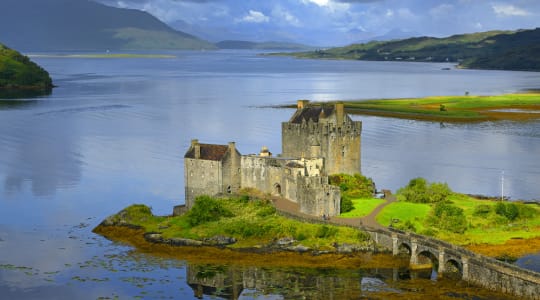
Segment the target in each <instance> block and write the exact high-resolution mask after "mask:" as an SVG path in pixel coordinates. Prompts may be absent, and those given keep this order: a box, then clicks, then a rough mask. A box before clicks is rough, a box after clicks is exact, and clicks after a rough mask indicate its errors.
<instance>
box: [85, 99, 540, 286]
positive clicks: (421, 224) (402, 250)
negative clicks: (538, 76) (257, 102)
mask: <svg viewBox="0 0 540 300" xmlns="http://www.w3.org/2000/svg"><path fill="white" fill-rule="evenodd" d="M512 102H513V101H512ZM361 131H362V122H361V121H353V120H352V119H351V118H350V116H349V115H348V114H347V113H346V112H345V104H344V103H334V105H333V106H327V105H313V104H310V103H309V101H306V100H299V101H298V102H297V109H296V112H295V113H294V114H293V115H292V117H291V118H290V119H289V121H288V122H283V123H282V141H283V143H282V147H283V148H282V153H281V154H280V155H277V156H273V154H272V152H270V151H269V149H268V148H267V147H264V146H263V147H262V149H261V152H260V153H259V154H248V155H242V154H241V153H240V151H238V149H237V148H236V143H235V142H229V144H228V145H218V144H204V143H200V142H199V141H198V140H197V139H193V140H192V141H191V146H190V147H189V149H188V150H187V151H186V154H185V156H184V183H185V191H186V192H185V197H186V198H185V205H178V206H176V207H175V208H174V209H173V214H172V216H154V215H153V214H152V212H151V209H150V208H149V207H148V206H145V205H133V206H130V207H128V208H126V209H124V210H122V211H120V212H119V213H117V214H115V215H113V216H110V217H108V218H107V219H105V220H104V221H103V222H102V223H101V224H100V225H99V226H97V227H96V228H95V229H94V232H96V233H99V234H101V235H103V236H106V237H108V238H111V239H115V240H121V241H126V242H129V243H131V244H132V245H134V246H136V247H138V248H139V249H142V250H143V251H148V252H151V253H156V254H168V255H170V254H173V256H174V254H178V253H180V255H186V256H187V257H190V258H191V257H195V258H196V257H197V256H204V257H206V258H209V257H211V256H213V255H214V256H216V255H217V256H220V257H223V256H226V257H227V259H229V260H235V262H236V261H237V260H243V259H244V254H246V253H249V254H250V257H253V256H252V255H258V256H259V257H258V258H257V259H258V260H262V261H268V260H276V259H277V260H282V259H283V260H286V257H289V256H288V255H286V254H285V255H284V253H292V256H293V257H294V259H292V260H294V261H295V265H296V264H298V261H304V263H307V264H312V265H317V266H319V264H320V263H322V265H323V266H324V264H336V261H339V265H342V267H345V266H343V261H342V258H343V257H341V258H339V260H335V259H333V258H336V255H337V257H339V256H340V255H341V256H350V257H352V258H353V259H357V258H360V262H361V263H365V261H366V259H362V258H365V257H366V256H367V257H369V256H370V255H375V254H378V253H381V252H382V253H387V254H392V256H388V257H390V259H389V260H395V259H396V258H399V257H403V256H404V257H406V260H405V262H408V265H409V268H411V269H415V270H416V269H429V270H432V269H436V271H437V274H438V276H443V277H447V276H448V277H451V278H456V279H460V280H463V281H467V282H469V283H472V284H476V285H479V286H483V287H487V288H492V289H495V290H498V291H501V292H506V293H510V294H513V295H517V296H522V297H531V296H532V295H537V294H538V293H539V292H540V274H538V273H535V272H533V271H530V270H526V269H521V268H519V267H516V266H514V265H511V264H508V263H505V262H501V261H500V260H503V261H512V260H514V259H517V258H518V257H519V256H522V255H525V254H527V253H533V252H534V251H537V248H536V246H533V247H532V248H531V247H526V246H527V245H535V244H536V243H537V242H538V240H539V237H540V233H539V231H538V230H537V229H538V226H539V224H540V217H539V216H540V211H539V208H538V203H520V202H508V201H502V200H504V199H501V200H499V201H488V200H487V199H486V200H477V199H474V198H473V197H471V196H467V195H462V194H459V193H455V192H453V191H452V190H451V189H450V187H449V186H448V185H447V184H445V183H437V182H435V183H430V182H428V181H427V180H425V179H423V178H414V179H412V180H411V181H410V182H409V184H408V185H406V186H405V187H403V188H401V189H399V190H398V191H397V193H396V195H395V196H394V195H392V193H391V192H390V191H388V190H383V191H381V192H378V191H377V190H376V187H375V184H374V182H373V180H371V179H370V178H367V177H365V176H363V175H361V174H360V173H359V171H360V150H361V149H360V145H361V143H360V136H361ZM514 239H516V240H517V239H519V240H521V241H522V243H517V244H509V243H508V242H509V241H510V240H514ZM533 243H534V244H533ZM458 245H461V246H458ZM499 245H504V247H502V249H503V250H502V251H497V250H496V249H498V247H499ZM507 246H508V247H507ZM469 247H470V248H471V249H474V250H475V251H478V252H482V253H485V254H487V255H489V256H491V257H489V256H485V255H482V254H479V253H476V252H472V251H471V250H470V249H467V248H469ZM216 248H219V249H223V250H221V251H224V252H222V253H218V252H216V251H215V250H216ZM516 249H519V250H520V252H518V251H515V250H516ZM267 254H270V255H267ZM401 254H403V256H402V255H401ZM329 256H330V257H329ZM313 257H321V258H320V259H313ZM493 257H496V258H499V259H500V260H496V259H494V258H493ZM289 258H290V257H289ZM367 261H369V259H367ZM346 265H347V267H349V268H354V267H355V266H357V264H354V263H347V264H346ZM493 282H496V285H495V286H494V285H493ZM507 282H510V285H508V286H505V284H506V283H507Z"/></svg>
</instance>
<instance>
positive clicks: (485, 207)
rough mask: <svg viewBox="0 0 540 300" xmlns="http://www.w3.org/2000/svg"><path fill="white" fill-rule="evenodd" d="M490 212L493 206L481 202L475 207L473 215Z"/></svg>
mask: <svg viewBox="0 0 540 300" xmlns="http://www.w3.org/2000/svg"><path fill="white" fill-rule="evenodd" d="M490 212H491V206H489V205H487V204H480V205H477V206H475V207H474V211H473V215H475V216H487V215H488V214H489V213H490Z"/></svg>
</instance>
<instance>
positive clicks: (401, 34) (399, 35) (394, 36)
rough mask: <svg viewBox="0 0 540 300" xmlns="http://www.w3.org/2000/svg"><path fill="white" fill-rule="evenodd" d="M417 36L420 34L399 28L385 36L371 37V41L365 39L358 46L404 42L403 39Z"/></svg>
mask: <svg viewBox="0 0 540 300" xmlns="http://www.w3.org/2000/svg"><path fill="white" fill-rule="evenodd" d="M417 35H418V33H416V32H411V31H404V30H401V29H398V28H394V29H392V30H390V31H388V32H387V33H385V34H383V35H378V36H374V37H371V38H369V39H364V40H361V41H358V43H356V44H362V43H369V42H371V41H392V40H402V39H407V38H411V37H414V36H417Z"/></svg>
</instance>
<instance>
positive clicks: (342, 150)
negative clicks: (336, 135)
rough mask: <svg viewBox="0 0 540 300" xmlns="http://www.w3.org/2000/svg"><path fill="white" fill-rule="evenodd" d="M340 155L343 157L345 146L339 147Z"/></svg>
mask: <svg viewBox="0 0 540 300" xmlns="http://www.w3.org/2000/svg"><path fill="white" fill-rule="evenodd" d="M341 156H343V157H345V146H343V147H341Z"/></svg>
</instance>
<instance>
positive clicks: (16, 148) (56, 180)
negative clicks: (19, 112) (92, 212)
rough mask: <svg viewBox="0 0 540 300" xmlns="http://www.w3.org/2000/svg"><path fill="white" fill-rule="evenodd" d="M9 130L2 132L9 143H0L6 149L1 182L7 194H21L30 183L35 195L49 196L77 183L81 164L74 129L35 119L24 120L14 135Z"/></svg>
mask: <svg viewBox="0 0 540 300" xmlns="http://www.w3.org/2000/svg"><path fill="white" fill-rule="evenodd" d="M19 122H20V121H19ZM11 125H12V126H13V125H14V124H11ZM13 127H15V126H13ZM11 129H13V128H9V126H8V128H7V129H5V130H6V131H9V132H6V133H5V135H7V136H8V139H7V140H4V141H2V144H5V147H6V148H8V149H9V151H6V152H4V153H6V154H7V155H10V157H9V159H8V160H7V167H6V170H5V172H6V174H5V178H4V190H5V192H6V193H7V194H11V193H18V192H20V191H21V190H23V188H24V185H25V183H26V182H30V183H31V190H32V192H33V194H34V195H36V196H49V195H53V194H54V193H55V192H56V190H57V189H58V188H59V187H68V186H73V185H75V184H77V183H78V182H79V180H80V177H81V163H82V160H81V155H80V153H79V150H78V149H77V141H76V137H75V136H76V131H75V130H74V129H75V128H74V127H72V126H66V124H64V123H58V122H50V121H49V120H48V118H47V117H39V116H38V117H29V118H25V120H24V126H20V127H17V131H12V130H11ZM0 132H1V131H0ZM2 133H3V132H2ZM3 135H4V134H3ZM0 146H2V145H1V144H0Z"/></svg>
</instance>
